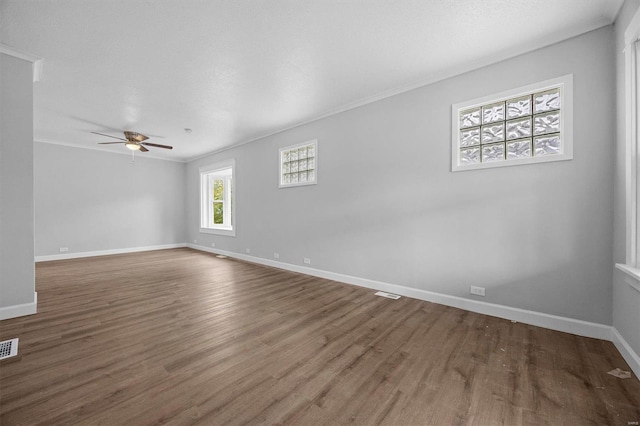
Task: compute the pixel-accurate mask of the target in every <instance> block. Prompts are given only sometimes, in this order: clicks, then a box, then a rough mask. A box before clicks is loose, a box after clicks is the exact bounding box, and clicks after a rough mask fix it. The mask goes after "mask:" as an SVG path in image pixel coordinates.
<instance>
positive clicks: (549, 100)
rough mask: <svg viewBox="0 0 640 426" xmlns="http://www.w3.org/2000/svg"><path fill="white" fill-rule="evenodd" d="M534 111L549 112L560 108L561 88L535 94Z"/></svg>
mask: <svg viewBox="0 0 640 426" xmlns="http://www.w3.org/2000/svg"><path fill="white" fill-rule="evenodd" d="M533 103H534V105H535V107H534V112H535V113H536V114H537V113H539V112H547V111H551V110H553V109H559V108H560V90H559V89H553V90H547V91H546V92H542V93H536V94H535V95H533Z"/></svg>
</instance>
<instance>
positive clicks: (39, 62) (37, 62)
mask: <svg viewBox="0 0 640 426" xmlns="http://www.w3.org/2000/svg"><path fill="white" fill-rule="evenodd" d="M0 53H4V54H5V55H8V56H12V57H14V58H17V59H22V60H23V61H27V62H31V64H32V69H33V82H34V83H35V82H37V81H40V79H41V78H42V67H43V65H44V58H42V57H40V56H36V55H32V54H31V53H28V52H23V51H22V50H19V49H16V48H14V47H11V46H8V45H6V44H2V43H0Z"/></svg>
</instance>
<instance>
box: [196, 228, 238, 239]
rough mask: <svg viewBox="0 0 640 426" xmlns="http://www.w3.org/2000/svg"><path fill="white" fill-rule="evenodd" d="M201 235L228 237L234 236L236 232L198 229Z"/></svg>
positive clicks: (231, 229) (229, 229)
mask: <svg viewBox="0 0 640 426" xmlns="http://www.w3.org/2000/svg"><path fill="white" fill-rule="evenodd" d="M200 233H201V234H215V235H226V236H229V237H235V236H236V230H235V229H233V228H200Z"/></svg>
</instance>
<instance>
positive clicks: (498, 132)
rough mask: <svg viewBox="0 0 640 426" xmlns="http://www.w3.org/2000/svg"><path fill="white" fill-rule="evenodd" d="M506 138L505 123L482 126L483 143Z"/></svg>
mask: <svg viewBox="0 0 640 426" xmlns="http://www.w3.org/2000/svg"><path fill="white" fill-rule="evenodd" d="M503 140H504V123H500V124H497V125H494V126H482V143H492V142H498V141H503Z"/></svg>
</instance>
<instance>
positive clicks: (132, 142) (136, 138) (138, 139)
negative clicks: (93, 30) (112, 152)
mask: <svg viewBox="0 0 640 426" xmlns="http://www.w3.org/2000/svg"><path fill="white" fill-rule="evenodd" d="M91 133H93V134H95V135H100V136H106V137H109V138H114V139H119V140H121V141H122V142H98V143H99V144H100V145H110V144H115V143H121V144H124V146H126V147H127V148H128V149H130V150H131V151H140V152H148V151H149V150H148V149H147V148H146V146H153V147H155V148H163V149H173V147H172V146H169V145H161V144H157V143H151V142H144V141H146V140H147V139H149V138H148V137H147V136H145V135H143V134H142V133H138V132H131V131H128V130H127V131H125V132H124V137H125V138H126V139H123V138H119V137H117V136H111V135H105V134H104V133H98V132H91ZM145 145H146V146H145Z"/></svg>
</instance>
